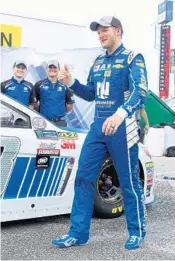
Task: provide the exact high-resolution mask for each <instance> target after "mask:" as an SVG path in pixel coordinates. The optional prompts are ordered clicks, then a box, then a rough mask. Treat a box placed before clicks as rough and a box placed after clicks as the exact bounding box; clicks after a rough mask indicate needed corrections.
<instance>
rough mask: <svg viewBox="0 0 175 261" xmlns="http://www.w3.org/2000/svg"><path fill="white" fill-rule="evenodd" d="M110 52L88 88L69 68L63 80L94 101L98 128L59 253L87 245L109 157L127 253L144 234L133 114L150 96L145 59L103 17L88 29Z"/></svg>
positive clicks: (87, 148) (84, 154)
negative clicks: (99, 183)
mask: <svg viewBox="0 0 175 261" xmlns="http://www.w3.org/2000/svg"><path fill="white" fill-rule="evenodd" d="M90 29H91V30H92V31H97V33H98V37H99V41H100V43H101V45H102V47H103V48H104V49H106V52H104V54H102V55H100V56H98V57H97V59H96V60H95V62H94V64H93V66H92V68H91V70H90V73H89V77H88V82H87V85H86V86H85V85H83V84H81V83H80V82H79V81H78V80H77V79H73V77H72V76H71V74H70V72H69V70H68V67H67V66H66V65H65V68H64V70H62V72H60V79H61V80H62V82H64V84H67V85H68V86H69V87H70V88H71V90H73V92H74V93H75V94H76V95H78V96H79V97H81V98H83V99H84V100H86V101H94V100H95V105H96V106H95V115H94V122H93V123H92V124H91V127H90V131H89V133H88V135H87V137H86V140H85V142H84V145H83V148H82V151H81V155H80V159H79V165H78V171H77V174H76V179H75V195H74V200H73V205H72V212H71V218H70V222H71V227H70V229H69V231H68V233H67V235H64V236H63V237H60V238H57V239H54V240H53V241H52V243H53V244H54V245H56V246H58V247H70V246H78V245H84V244H86V243H87V242H88V240H89V233H90V222H91V218H92V213H93V206H94V194H95V184H96V179H97V176H98V174H99V173H100V169H101V166H102V164H103V163H104V161H105V159H106V157H107V155H108V153H109V154H110V156H111V158H112V160H113V163H114V166H115V169H116V171H117V174H118V177H119V181H120V186H121V189H122V194H123V200H124V208H125V215H126V221H127V228H128V232H129V238H128V240H127V242H126V244H125V248H127V249H135V248H138V247H140V246H141V244H142V243H143V240H144V237H145V234H146V231H145V211H144V194H143V189H142V186H141V182H140V178H139V161H138V144H137V143H138V139H139V137H138V130H137V123H136V120H135V111H136V110H137V109H139V108H140V106H141V105H142V104H144V102H145V100H146V96H147V72H146V67H145V61H144V58H143V56H142V54H139V53H134V52H132V51H129V50H127V49H126V48H125V47H124V46H123V44H122V34H123V28H122V24H121V22H120V20H118V19H117V18H115V17H109V16H107V17H102V18H101V19H100V20H99V21H98V22H92V23H91V24H90Z"/></svg>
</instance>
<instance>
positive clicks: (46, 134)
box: [35, 130, 58, 140]
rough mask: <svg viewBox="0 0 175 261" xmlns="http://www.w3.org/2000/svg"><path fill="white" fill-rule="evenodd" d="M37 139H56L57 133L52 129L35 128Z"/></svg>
mask: <svg viewBox="0 0 175 261" xmlns="http://www.w3.org/2000/svg"><path fill="white" fill-rule="evenodd" d="M35 134H36V136H37V138H38V139H42V140H43V139H47V140H58V133H57V131H54V130H35Z"/></svg>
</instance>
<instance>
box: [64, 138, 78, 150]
mask: <svg viewBox="0 0 175 261" xmlns="http://www.w3.org/2000/svg"><path fill="white" fill-rule="evenodd" d="M61 148H62V149H63V150H64V149H70V150H75V149H76V144H75V141H74V140H62V141H61Z"/></svg>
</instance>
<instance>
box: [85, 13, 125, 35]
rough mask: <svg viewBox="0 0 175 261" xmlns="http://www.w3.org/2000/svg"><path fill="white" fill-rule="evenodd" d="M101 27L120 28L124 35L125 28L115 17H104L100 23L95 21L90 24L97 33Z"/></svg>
mask: <svg viewBox="0 0 175 261" xmlns="http://www.w3.org/2000/svg"><path fill="white" fill-rule="evenodd" d="M99 25H101V26H104V27H110V26H113V27H120V28H121V31H122V33H123V27H122V24H121V22H120V20H119V19H117V18H115V17H114V16H103V17H102V18H101V19H100V20H99V21H93V22H92V23H91V24H90V29H91V30H92V31H97V29H98V26H99Z"/></svg>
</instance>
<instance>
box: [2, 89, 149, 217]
mask: <svg viewBox="0 0 175 261" xmlns="http://www.w3.org/2000/svg"><path fill="white" fill-rule="evenodd" d="M0 97H1V118H0V119H1V135H0V139H1V157H0V163H1V221H2V222H6V221H12V220H20V219H29V218H37V217H44V216H53V215H60V214H68V213H70V211H71V206H72V201H73V195H74V180H75V175H76V170H77V164H78V159H79V155H80V152H81V148H82V145H83V142H84V139H85V137H86V135H87V131H85V130H81V129H74V128H70V127H64V128H62V127H60V128H59V127H57V126H55V125H54V124H53V123H52V122H50V121H48V120H47V119H45V118H44V117H42V116H41V115H40V114H39V113H37V112H35V111H32V110H30V109H29V108H27V107H25V106H23V105H22V104H20V103H18V102H17V101H15V100H13V99H11V98H9V97H8V96H6V95H4V94H0ZM94 156H95V155H94ZM139 163H140V177H141V180H142V183H143V186H144V193H145V203H146V204H149V203H151V202H153V201H154V193H153V183H154V182H153V181H154V163H153V162H152V159H151V157H150V155H149V152H148V151H147V149H146V148H145V147H144V145H142V144H139ZM123 212H124V207H123V201H122V193H121V190H120V184H119V180H118V176H117V173H116V171H115V169H114V166H113V162H112V160H111V159H110V157H109V158H107V159H106V161H105V162H104V164H103V166H102V168H101V171H100V173H99V175H98V178H97V181H96V192H95V204H94V215H96V216H98V217H102V218H115V217H118V216H120V215H122V213H123Z"/></svg>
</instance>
